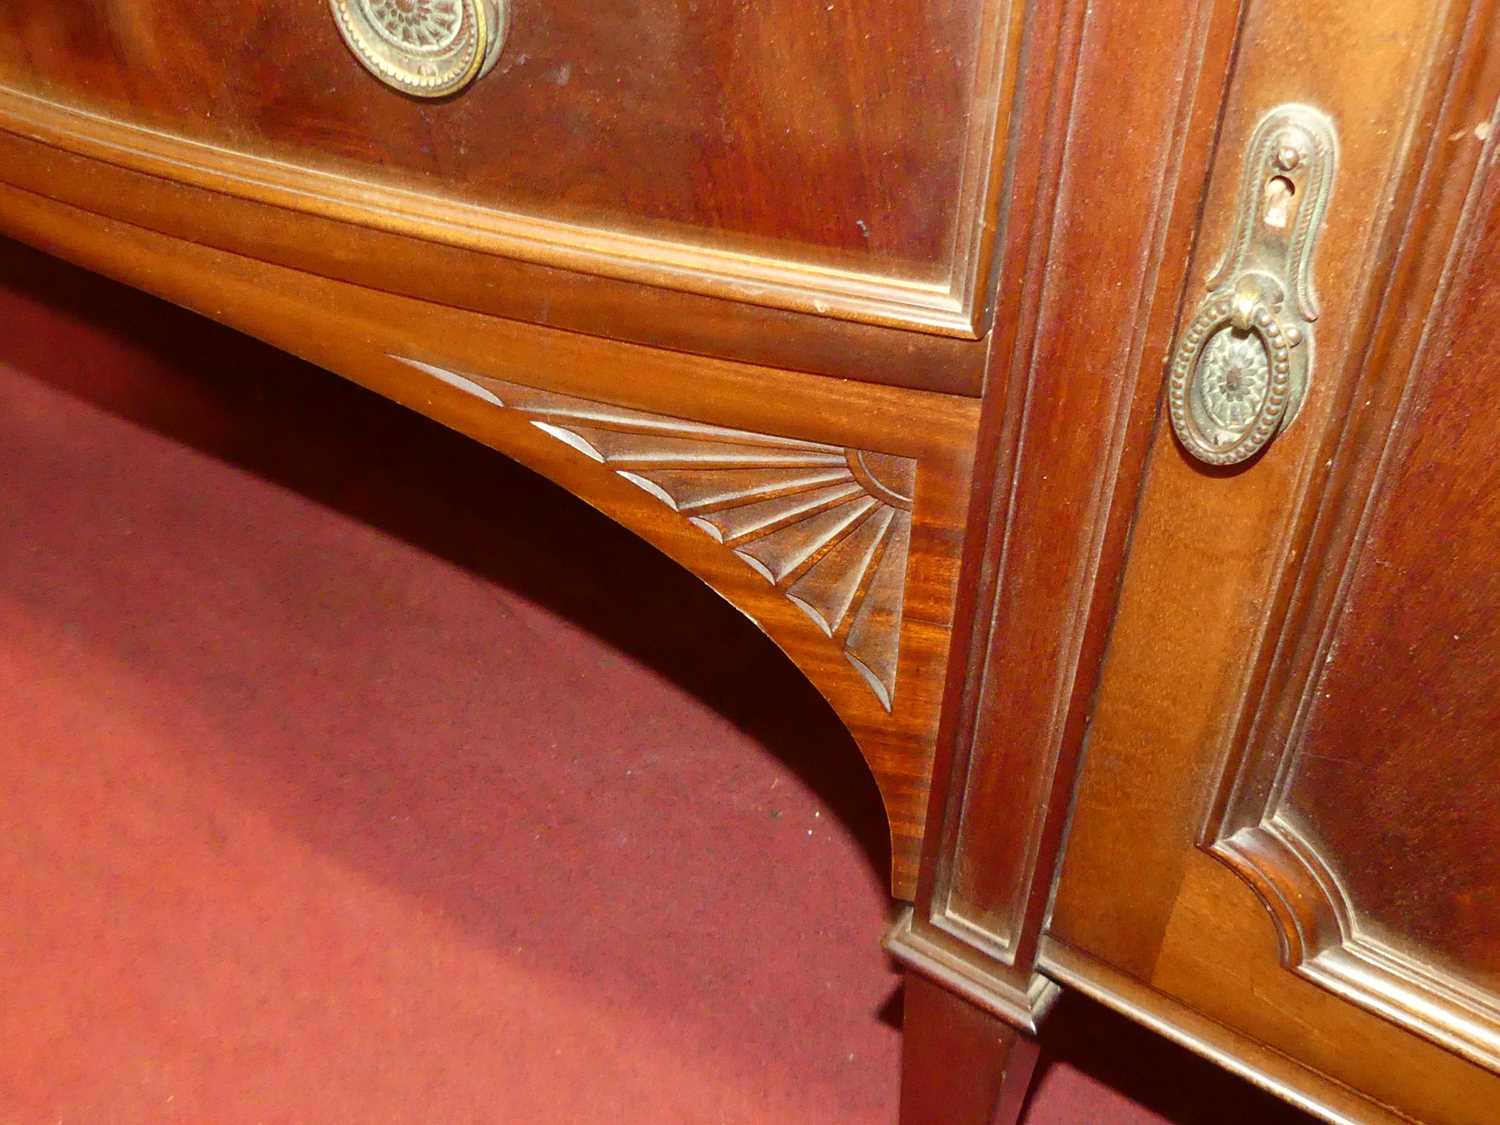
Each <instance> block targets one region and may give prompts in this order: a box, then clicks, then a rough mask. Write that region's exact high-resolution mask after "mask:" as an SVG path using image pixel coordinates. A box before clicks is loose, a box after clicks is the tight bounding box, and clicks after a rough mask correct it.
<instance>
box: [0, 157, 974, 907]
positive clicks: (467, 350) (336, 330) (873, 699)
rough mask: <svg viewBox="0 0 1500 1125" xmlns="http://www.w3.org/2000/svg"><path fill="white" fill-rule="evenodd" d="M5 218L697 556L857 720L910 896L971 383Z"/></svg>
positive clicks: (80, 223)
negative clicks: (815, 368)
mask: <svg viewBox="0 0 1500 1125" xmlns="http://www.w3.org/2000/svg"><path fill="white" fill-rule="evenodd" d="M0 230H3V231H6V232H9V233H12V234H14V235H15V236H17V237H19V238H22V239H23V240H25V241H27V242H30V243H32V244H33V245H36V246H38V247H39V248H41V249H44V250H47V251H49V252H52V253H55V254H58V255H59V256H62V257H65V258H68V259H70V260H72V261H75V262H77V263H79V264H80V265H83V266H85V267H87V268H89V269H93V270H96V271H97V272H100V273H104V274H107V275H109V276H112V277H115V278H117V279H120V280H122V281H125V282H127V283H128V284H131V285H134V286H136V287H138V288H141V289H143V290H146V291H148V292H152V293H156V294H157V295H159V296H163V297H166V298H167V299H169V300H172V301H174V302H176V303H178V304H181V305H184V306H186V307H188V308H190V309H193V310H195V311H198V312H201V313H203V314H204V315H207V316H210V317H212V318H213V319H215V320H218V321H220V322H222V323H224V324H227V325H229V326H231V327H234V328H237V329H239V330H241V331H244V332H247V333H249V334H251V335H253V336H256V337H258V338H260V339H262V340H265V341H266V342H268V343H270V344H272V345H274V346H276V347H279V348H281V349H283V350H285V351H288V352H290V353H292V354H294V355H298V356H301V357H302V358H304V359H307V360H309V361H311V362H313V363H316V364H319V365H320V366H323V367H326V368H328V369H329V370H332V371H336V372H338V373H339V374H341V375H343V376H345V377H347V378H349V379H352V380H354V381H355V382H358V383H361V384H363V385H364V386H366V387H369V388H370V389H372V390H374V391H376V392H377V393H380V394H382V395H385V396H386V397H388V398H391V399H393V400H395V401H397V402H400V403H402V404H404V405H406V406H409V407H411V408H412V409H414V410H417V411H419V412H421V413H423V414H426V415H428V416H429V417H432V418H434V419H437V420H438V421H440V422H442V423H444V424H446V425H448V426H451V427H453V428H454V429H457V430H460V431H461V432H463V433H466V434H468V435H470V436H471V437H474V438H476V439H477V440H479V441H482V442H484V443H485V444H487V445H489V446H491V447H493V448H495V449H497V450H500V451H502V452H504V453H506V454H507V455H509V456H511V457H513V458H515V459H516V460H518V461H521V462H522V463H524V464H526V465H527V466H529V467H530V468H532V469H534V470H536V471H537V472H539V473H540V474H542V475H544V476H546V477H548V478H550V479H552V480H553V481H555V482H557V483H558V484H560V485H561V486H562V487H563V488H565V489H567V490H568V491H569V492H572V493H573V494H574V495H576V496H579V497H580V498H582V499H583V500H585V501H586V502H587V503H589V504H591V505H592V506H594V507H595V508H598V509H599V510H600V511H602V512H604V513H605V514H606V515H608V516H610V517H611V518H613V519H615V520H616V521H618V522H619V523H621V524H623V525H625V526H626V527H628V528H630V529H631V530H633V531H635V532H636V533H638V534H639V535H641V536H642V537H643V538H645V539H646V540H647V541H649V542H651V543H652V544H654V545H655V546H657V547H658V548H659V549H661V550H662V551H663V553H665V554H666V555H668V556H669V557H671V558H672V559H674V560H676V561H677V562H678V563H679V564H681V565H682V566H683V567H685V568H687V569H688V570H689V571H691V572H692V573H693V574H695V575H697V576H698V577H699V578H701V579H702V580H703V581H704V582H705V583H707V584H708V585H709V586H710V587H712V588H713V589H714V590H716V591H717V592H718V593H719V594H721V595H722V596H723V597H724V598H725V599H727V600H728V601H729V602H731V603H732V604H733V605H735V606H736V607H737V608H739V609H740V610H741V611H742V612H744V613H745V614H746V615H747V616H748V617H750V618H751V620H753V621H754V622H755V623H756V624H757V625H758V626H759V627H760V628H761V629H762V630H763V631H764V632H765V633H766V634H767V635H768V636H769V637H770V638H771V639H772V640H773V641H774V642H775V643H776V644H777V645H778V646H779V647H780V648H781V649H782V650H783V651H785V652H786V653H787V654H788V656H790V658H791V659H792V661H793V662H794V663H795V664H796V665H797V667H798V668H799V669H800V670H801V671H802V672H803V673H804V674H805V675H806V676H807V678H808V679H809V680H810V681H811V682H812V683H813V684H814V685H815V686H816V687H817V688H818V690H819V691H820V692H821V693H822V694H823V695H824V696H825V698H827V699H828V700H829V702H830V703H831V704H832V706H833V708H834V710H835V712H836V713H837V714H838V715H839V717H840V718H841V719H842V720H843V722H844V724H845V725H846V726H847V727H848V728H849V730H850V732H851V733H852V734H853V736H854V740H855V743H856V744H857V746H858V747H859V750H860V752H861V754H862V755H863V757H864V759H865V761H866V763H867V764H868V765H869V768H870V770H871V772H872V773H873V775H874V777H875V780H876V783H877V785H878V787H879V789H880V793H881V796H882V799H883V802H884V805H885V809H886V813H887V818H888V820H889V822H890V828H891V840H892V887H893V891H894V893H895V894H896V895H897V896H898V897H903V898H910V897H911V895H912V893H913V890H914V887H915V879H916V870H917V865H918V862H919V852H920V846H921V839H922V833H923V825H924V821H925V817H926V811H927V794H928V791H929V787H930V782H931V773H932V760H933V752H934V747H935V744H936V739H937V727H938V717H939V714H940V711H941V707H942V693H943V685H944V679H945V674H946V670H947V661H948V648H949V639H950V634H951V631H952V626H953V612H954V603H955V600H956V595H957V583H958V570H959V555H960V552H961V549H962V541H963V536H962V526H963V521H964V514H965V509H966V505H967V502H968V497H969V486H970V473H971V467H972V459H973V450H974V442H975V434H976V430H977V424H978V407H977V403H976V402H975V401H974V400H970V399H962V398H954V397H950V396H945V395H938V394H932V393H930V392H922V391H909V390H901V389H897V388H892V387H884V386H878V385H874V384H861V383H851V382H848V381H846V380H838V379H830V378H826V377H821V376H814V375H804V374H800V373H796V372H788V371H780V370H773V369H769V368H761V367H754V366H751V365H748V364H742V363H732V362H728V361H722V360H713V359H706V358H702V357H694V356H687V355H682V354H677V353H671V352H664V351H660V350H656V349H651V348H645V347H641V346H638V345H631V344H625V343H619V342H616V341H611V340H603V339H595V338H591V337H585V336H579V335H576V334H573V333H567V332H561V331H557V330H554V329H546V328H539V327H536V326H534V325H524V324H519V323H516V322H512V321H506V320H501V319H498V318H495V317H490V316H485V315H481V314H478V313H473V312H469V311H466V310H462V309H456V308H452V307H448V306H443V305H436V304H430V303H427V302H424V301H418V300H414V299H412V298H408V297H402V296H397V295H394V294H391V293H386V292H381V291H378V290H374V289H369V288H365V287H363V286H358V285H353V284H349V283H347V282H340V281H334V280H330V279H326V278H322V277H317V276H314V275H311V274H306V273H301V272H298V271H295V270H290V269H287V268H285V267H281V266H276V265H271V264H268V263H266V262H263V261H258V260H256V259H253V258H247V257H244V256H241V255H236V254H230V253H226V252H223V251H219V250H214V249H210V248H208V247H204V246H201V245H198V244H195V243H191V242H187V241H183V240H180V239H175V238H171V237H169V236H165V235H161V234H158V233H156V232H154V231H148V230H145V229H143V228H140V227H135V226H131V225H129V224H126V223H122V222H119V221H116V220H111V219H107V218H103V217H100V216H98V215H94V214H91V213H89V212H84V211H81V210H79V209H77V208H74V207H71V206H68V205H66V204H60V203H57V202H55V201H52V200H47V199H43V198H42V197H40V196H36V195H33V194H31V193H29V192H25V191H21V190H18V189H15V188H10V187H5V186H0ZM334 424H337V421H336V420H334V419H330V425H334ZM641 627H642V628H643V629H649V628H650V627H651V623H650V622H649V621H643V622H642V623H641ZM766 705H767V706H768V707H774V706H775V701H774V700H769V699H768V700H767V701H766Z"/></svg>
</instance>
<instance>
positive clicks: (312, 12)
mask: <svg viewBox="0 0 1500 1125" xmlns="http://www.w3.org/2000/svg"><path fill="white" fill-rule="evenodd" d="M512 7H513V10H512V12H511V30H510V35H509V39H508V42H507V43H506V45H505V48H504V52H503V54H502V56H501V59H500V62H499V64H498V65H497V66H496V68H495V71H494V73H492V74H490V75H489V76H487V77H486V78H485V79H484V80H482V81H481V82H479V83H477V84H476V85H475V86H474V87H473V88H472V89H470V90H467V91H465V92H464V93H462V94H460V95H457V96H455V97H452V98H449V99H445V100H439V101H437V102H430V101H425V100H421V99H414V98H410V97H406V96H404V95H402V94H399V93H397V92H395V91H393V90H390V89H388V88H386V87H385V86H383V85H382V84H380V83H379V82H378V81H376V80H375V79H374V78H372V77H371V76H370V75H368V74H367V73H366V72H365V71H364V70H363V69H361V67H360V66H359V64H358V63H357V62H356V61H355V59H354V58H353V57H352V56H351V54H350V52H349V51H348V50H347V49H346V48H345V46H344V44H343V42H342V41H341V40H340V38H339V36H338V34H337V32H336V29H335V25H334V20H333V17H332V16H331V14H330V12H329V11H328V9H327V6H326V5H325V4H322V3H303V2H301V0H257V2H255V3H252V4H244V3H240V4H234V5H227V6H225V5H194V6H190V7H183V6H181V5H177V4H160V3H146V4H140V3H133V4H128V5H126V4H119V3H115V2H112V0H94V2H90V3H82V4H69V5H62V6H59V5H55V4H51V3H46V2H36V3H32V2H29V0H28V2H25V3H16V4H8V5H7V6H6V8H5V10H4V11H3V12H0V87H4V88H8V89H10V90H13V91H16V92H19V93H23V94H31V95H33V96H36V97H38V98H40V99H41V100H42V101H43V102H44V103H47V104H51V105H65V106H66V107H67V108H68V109H69V110H70V111H72V112H73V113H74V120H73V122H72V125H71V127H70V128H69V129H66V130H54V131H53V133H52V139H53V140H57V141H61V142H63V143H68V142H67V140H66V137H67V135H68V134H72V135H73V139H72V143H74V144H76V143H77V141H78V139H79V135H81V134H88V133H91V132H92V133H97V132H98V131H99V130H100V129H101V128H104V129H106V130H115V131H118V130H121V129H124V130H128V131H130V132H131V133H132V135H131V136H130V138H129V139H128V140H126V141H125V142H124V143H123V144H121V145H120V146H119V148H120V153H121V155H124V154H129V153H138V152H140V151H142V150H144V149H146V148H148V147H150V146H151V145H152V144H153V143H154V144H158V145H160V144H167V145H169V146H171V148H172V154H173V157H174V158H175V160H176V163H177V165H178V169H177V172H176V173H175V176H176V177H180V176H181V174H182V173H183V172H185V171H186V170H187V169H188V168H189V167H191V166H193V165H195V164H216V163H220V162H222V161H224V160H225V159H231V160H233V161H234V162H235V163H236V166H237V169H238V174H237V178H238V179H239V180H240V181H248V182H253V183H254V184H256V185H257V186H258V187H259V188H263V187H264V186H265V185H266V184H267V183H269V182H271V181H274V180H276V179H277V178H278V172H279V171H280V170H281V169H284V168H285V167H287V166H295V167H296V169H297V170H298V174H299V179H300V180H301V181H302V182H301V183H299V184H298V185H297V186H298V188H299V189H300V190H301V191H302V193H303V196H304V199H303V200H301V201H299V203H300V202H306V197H307V196H309V195H320V194H321V195H324V196H328V197H333V198H337V199H339V200H341V201H342V203H343V205H344V206H345V207H346V208H350V209H353V210H356V211H359V212H360V214H359V218H360V220H361V221H362V222H363V223H365V224H367V225H375V226H388V225H390V223H391V221H392V219H393V218H394V217H395V216H396V215H398V214H399V213H400V212H402V211H412V212H416V211H420V210H423V209H424V207H423V202H424V201H423V199H421V198H420V197H426V199H425V209H427V210H429V211H431V210H432V209H433V207H434V205H435V203H436V201H437V200H448V201H450V202H449V204H448V205H447V206H441V205H438V206H437V211H436V214H435V221H434V222H431V223H429V224H428V225H427V227H426V229H425V230H424V234H425V235H426V236H427V237H429V238H430V239H432V240H434V241H440V242H450V243H470V244H472V243H475V242H478V243H480V244H481V245H482V246H483V247H484V248H485V249H488V250H491V251H493V252H497V253H502V254H506V255H508V256H519V257H523V258H535V259H537V260H545V261H548V262H549V263H553V264H555V263H557V262H559V261H561V262H563V263H565V264H584V263H587V264H588V265H589V267H590V268H592V269H595V270H602V271H604V272H612V273H615V274H617V275H624V276H628V277H631V278H638V279H646V280H652V281H654V282H656V283H660V284H668V285H672V286H674V287H679V288H686V289H689V290H699V291H705V292H713V293H717V294H719V295H723V294H725V293H729V294H731V295H736V296H740V297H749V298H751V299H754V300H758V301H761V302H764V303H770V304H773V305H776V304H779V305H783V306H786V307H796V308H801V309H804V310H811V311H816V312H818V313H825V312H832V313H835V314H836V315H844V316H849V317H852V318H854V319H866V320H874V321H877V322H886V323H891V322H894V323H901V324H906V325H910V326H913V327H920V328H922V329H924V330H930V331H940V332H946V333H949V334H959V335H967V336H970V337H973V336H977V335H979V334H980V328H979V321H980V319H981V317H982V312H983V306H984V304H985V301H984V293H985V291H986V290H987V284H988V281H989V278H988V272H989V271H988V260H989V252H990V246H991V243H992V239H993V232H994V221H995V207H996V202H997V198H998V196H997V192H996V191H995V190H994V187H995V184H994V169H993V153H994V148H995V142H996V137H997V131H999V130H1003V127H1004V121H1005V118H1006V115H1007V113H1008V108H1007V107H1008V105H1009V103H1010V99H1011V91H1012V88H1013V86H1014V78H1015V57H1016V54H1017V52H1018V51H1019V36H1018V34H1017V33H1016V29H1015V13H1016V12H1018V11H1019V5H1012V4H1010V3H1009V2H1008V0H940V2H936V3H923V4H912V5H891V4H885V3H878V2H873V0H853V2H849V3H840V4H836V5H833V6H829V5H821V6H820V5H804V4H794V3H770V4H756V5H739V4H705V5H700V6H698V7H684V6H683V5H681V4H679V3H676V2H669V0H653V2H651V3H645V4H628V5H627V4H618V3H616V4H604V5H599V4H590V5H583V6H576V7H575V6H571V5H561V6H559V5H556V4H552V5H544V4H538V3H530V2H526V0H522V2H520V3H516V4H514V5H513V6H512ZM835 58H836V59H837V64H836V65H830V59H835ZM80 114H87V115H93V117H92V119H90V118H89V117H87V116H81V115H80ZM913 120H921V121H923V122H924V126H923V128H921V129H911V128H909V127H908V125H909V123H910V122H911V121H913ZM142 130H150V131H152V132H151V133H150V134H146V133H143V132H142ZM171 138H180V141H178V142H176V143H173V142H172V140H171ZM278 166H279V167H278ZM341 178H342V179H347V180H349V181H350V182H349V183H348V184H341V183H340V182H339V179H341ZM315 181H317V182H316V183H315ZM382 185H384V186H385V187H386V188H388V189H405V196H404V197H403V194H402V193H401V192H399V191H397V192H392V191H390V190H386V191H381V190H380V187H381V186H382ZM247 189H248V184H243V183H242V188H241V190H247ZM413 194H415V195H416V196H417V197H419V198H416V199H413V198H411V196H412V195H413ZM462 204H468V205H470V206H463V205H462ZM294 205H297V204H295V203H294Z"/></svg>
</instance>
